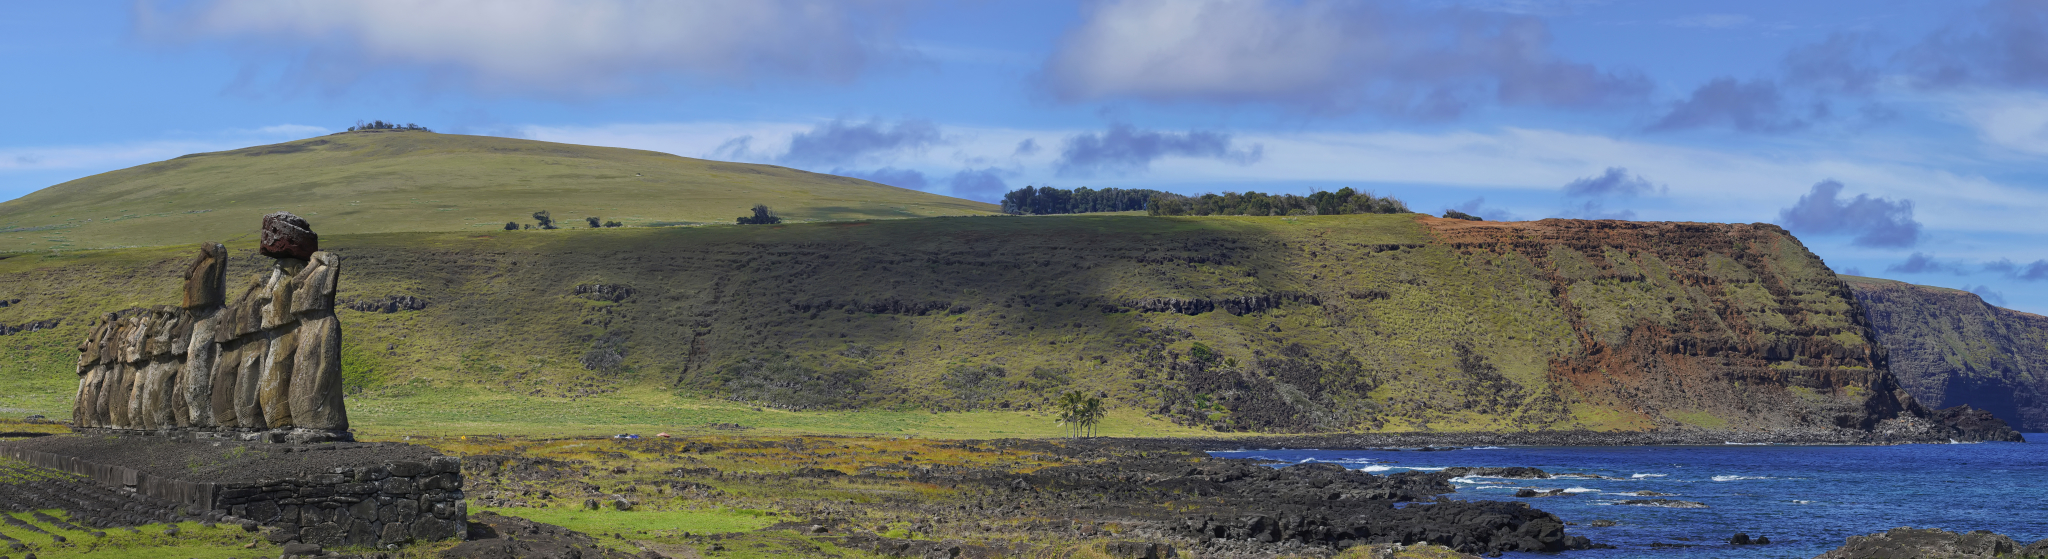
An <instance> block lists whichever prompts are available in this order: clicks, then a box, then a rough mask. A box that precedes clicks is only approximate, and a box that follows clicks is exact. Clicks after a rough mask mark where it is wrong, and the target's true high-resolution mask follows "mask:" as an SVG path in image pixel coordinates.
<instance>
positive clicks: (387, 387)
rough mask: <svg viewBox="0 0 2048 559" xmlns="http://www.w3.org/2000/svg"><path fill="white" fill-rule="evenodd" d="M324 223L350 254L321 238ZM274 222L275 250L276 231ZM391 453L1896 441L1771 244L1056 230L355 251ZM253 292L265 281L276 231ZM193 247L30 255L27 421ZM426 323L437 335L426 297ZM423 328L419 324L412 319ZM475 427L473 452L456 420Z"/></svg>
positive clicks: (1558, 226)
mask: <svg viewBox="0 0 2048 559" xmlns="http://www.w3.org/2000/svg"><path fill="white" fill-rule="evenodd" d="M313 224H314V227H315V228H316V229H317V230H321V231H329V230H331V229H330V228H329V227H328V226H327V225H326V224H325V222H323V221H321V220H320V218H318V217H314V218H313ZM248 226H249V224H248V223H245V224H244V225H243V227H248ZM322 244H323V245H324V246H327V247H329V248H330V249H331V250H335V251H337V252H339V253H340V254H341V255H342V257H343V259H344V260H343V274H342V285H341V299H342V300H343V301H344V302H352V303H355V304H356V305H355V306H356V307H358V308H360V309H370V310H355V309H351V310H343V311H341V317H342V324H343V328H344V329H345V330H344V331H345V335H346V338H345V347H344V367H345V369H346V376H347V379H348V386H349V387H350V390H351V391H352V395H351V397H350V400H349V406H350V407H351V410H352V412H353V413H354V415H355V416H356V418H357V419H358V421H357V423H358V424H359V425H362V426H364V427H365V428H368V429H372V430H375V429H379V428H389V426H403V427H406V428H419V429H436V428H459V429H468V430H471V432H486V431H507V430H514V431H517V430H530V431H543V432H582V431H598V432H601V431H607V430H611V429H615V428H618V429H623V428H626V427H627V426H645V427H648V428H650V429H651V428H660V427H663V426H666V427H668V428H674V427H677V426H685V425H703V424H705V423H714V422H735V423H741V424H745V425H750V426H765V427H775V428H786V429H791V430H796V431H809V432H848V431H857V432H887V433H894V432H905V433H926V434H930V433H944V434H954V435H961V436H987V435H992V434H994V435H1029V434H1053V433H1056V432H1057V427H1056V426H1054V425H1053V423H1052V421H1051V418H1050V416H1049V415H1047V414H1046V413H1045V408H1046V404H1047V402H1048V400H1049V399H1050V398H1051V397H1052V396H1053V395H1054V394H1055V393H1057V392H1060V391H1065V390H1082V391H1084V392H1087V393H1090V394H1096V395H1100V396H1103V397H1105V399H1106V400H1107V401H1108V403H1109V404H1110V407H1111V408H1112V410H1113V412H1112V422H1111V424H1110V425H1109V426H1108V427H1106V428H1105V431H1104V432H1105V433H1106V434H1118V435H1130V434H1174V433H1189V432H1246V431H1260V432H1310V431H1321V432H1326V431H1373V430H1386V431H1420V430H1517V429H1569V428H1590V429H1615V430H1643V429H1681V430H1683V429H1706V430H1764V429H1802V428H1820V429H1832V428H1836V427H1843V426H1847V427H1858V426H1868V425H1869V424H1870V423H1871V422H1873V421H1876V420H1877V419H1881V418H1882V417H1886V416H1887V415H1886V414H1888V413H1895V412H1896V410H1897V409H1898V406H1899V403H1898V402H1897V401H1896V400H1895V399H1893V395H1894V389H1896V387H1897V386H1896V381H1894V380H1893V379H1891V377H1890V375H1889V374H1888V373H1887V372H1885V371H1884V369H1883V368H1882V364H1881V357H1877V356H1874V355H1873V354H1874V352H1876V349H1875V346H1874V344H1873V343H1872V338H1871V334H1870V331H1869V329H1868V327H1867V324H1866V323H1865V322H1864V317H1863V316H1861V315H1860V313H1857V312H1855V308H1856V307H1855V305H1854V304H1853V303H1852V300H1851V295H1850V293H1849V291H1848V289H1847V288H1846V287H1845V286H1844V285H1843V284H1842V283H1841V282H1840V281H1839V280H1837V279H1836V278H1835V276H1834V275H1833V274H1832V273H1831V272H1829V271H1828V270H1827V268H1826V267H1825V265H1823V264H1822V263H1821V262H1820V260H1819V259H1818V258H1815V257H1814V256H1813V255H1812V254H1811V253H1809V252H1807V251H1806V249H1805V248H1804V247H1803V246H1802V245H1800V244H1799V242H1798V241H1797V240H1796V239H1794V238H1792V237H1791V236H1790V235H1789V234H1786V233H1785V232H1784V231H1783V230H1781V229H1778V228H1776V227H1773V226H1769V225H1724V224H1683V223H1628V222H1614V221H1568V220H1545V221H1541V222H1529V223H1475V222H1465V221H1459V220H1440V219H1435V218H1428V217H1422V216H1415V215H1412V214H1410V215H1346V216H1313V217H1202V218H1164V217H1144V216H1043V217H977V218H958V217H956V218H930V219H911V220H875V221H851V222H837V223H804V224H789V225H784V226H732V225H720V226H708V227H691V228H626V229H602V230H588V229H578V230H560V231H510V232H508V231H495V230H487V229H485V228H479V230H478V231H473V232H469V231H465V232H425V233H417V232H416V233H381V234H351V235H331V236H326V237H325V238H323V239H322ZM228 246H229V248H230V249H231V250H233V251H234V252H235V253H236V254H237V255H238V257H237V258H236V260H234V262H233V263H232V264H231V268H230V274H231V276H237V277H239V276H246V275H251V274H256V273H259V272H261V271H262V270H263V266H266V265H267V264H265V263H264V262H266V260H267V259H263V258H261V257H259V256H256V255H255V254H254V253H253V249H254V246H253V242H252V241H250V240H249V239H246V238H243V239H239V240H231V241H230V242H229V243H228ZM192 252H193V249H192V248H191V247H163V248H137V249H121V250H101V251H77V252H64V253H58V254H50V253H35V254H22V255H16V256H13V257H10V258H5V259H0V300H12V299H19V300H20V302H18V303H13V304H11V305H9V306H6V307H0V324H10V325H19V324H24V323H28V322H33V321H44V320H52V319H55V320H59V321H60V323H59V325H58V326H57V327H56V328H54V329H49V330H42V331H37V332H24V333H18V334H13V335H9V336H0V347H4V348H6V352H5V355H6V357H5V358H4V359H0V407H12V408H17V409H34V410H50V411H61V410H65V409H68V398H69V397H70V394H71V390H72V389H73V387H74V386H75V381H74V378H75V377H74V376H73V375H72V364H71V362H72V359H73V358H74V356H75V351H74V350H73V349H72V346H73V345H74V344H75V341H76V340H77V339H78V337H79V336H80V334H81V333H82V331H83V329H84V328H85V327H86V325H87V323H88V322H89V320H90V317H91V316H94V315H95V314H96V313H100V312H105V311H109V310H114V309H118V308H124V307H128V306H133V305H151V304H162V303H165V302H170V301H174V300H175V293H176V287H177V285H176V281H177V280H176V276H177V274H178V270H181V269H182V266H183V265H184V264H185V262H187V261H188V260H189V259H190V258H191V256H192V255H191V253H192ZM413 299H417V300H419V301H424V302H425V303H426V306H425V308H423V309H417V310H406V307H407V306H406V305H394V304H391V303H392V302H396V301H411V300H413ZM385 311H392V312H385ZM450 426H455V427H450Z"/></svg>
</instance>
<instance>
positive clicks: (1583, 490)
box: [1564, 487, 1600, 493]
mask: <svg viewBox="0 0 2048 559" xmlns="http://www.w3.org/2000/svg"><path fill="white" fill-rule="evenodd" d="M1564 492H1566V493H1599V492H1600V490H1598V489H1588V488H1584V487H1572V488H1568V489H1565V490H1564Z"/></svg>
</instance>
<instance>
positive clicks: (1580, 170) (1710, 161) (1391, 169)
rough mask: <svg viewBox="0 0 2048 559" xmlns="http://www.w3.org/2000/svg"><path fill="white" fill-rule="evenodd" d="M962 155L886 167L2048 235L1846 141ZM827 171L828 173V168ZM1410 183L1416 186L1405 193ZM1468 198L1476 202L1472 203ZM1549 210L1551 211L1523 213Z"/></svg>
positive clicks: (1491, 140) (971, 148)
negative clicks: (1643, 195) (1880, 205)
mask: <svg viewBox="0 0 2048 559" xmlns="http://www.w3.org/2000/svg"><path fill="white" fill-rule="evenodd" d="M816 126H817V123H816V122H788V123H773V122H748V123H689V124H631V125H615V126H605V127H591V128H573V129H571V128H527V129H526V130H528V131H529V133H530V134H531V136H532V137H534V138H535V139H541V140H549V141H565V142H571V143H581V144H592V145H609V146H621V147H633V148H641V149H652V150H656V151H664V152H668V153H676V154H681V155H688V156H692V157H702V156H705V155H707V154H710V153H711V152H712V151H714V150H716V149H718V147H719V146H720V145H721V144H723V143H725V142H727V141H728V140H731V139H732V138H735V137H741V136H751V137H752V138H754V140H755V141H754V142H753V148H754V151H755V152H757V153H762V154H765V156H764V159H761V160H767V159H766V158H772V157H773V155H774V154H779V153H782V152H783V151H785V150H786V149H787V141H788V138H790V137H791V136H793V135H795V134H798V133H803V132H806V131H809V130H812V129H814V128H815V127H816ZM942 129H943V132H944V134H945V135H946V137H947V138H948V139H949V141H950V142H951V143H949V145H948V148H949V149H936V150H925V151H922V152H905V153H902V154H899V155H897V156H896V157H895V158H894V159H892V160H891V161H889V162H887V165H888V166H889V167H892V168H896V169H910V170H917V171H919V172H923V173H925V174H927V175H930V176H951V175H953V174H954V173H956V172H958V171H960V170H963V169H968V168H980V167H986V166H989V165H991V164H993V165H995V166H998V167H1001V168H1004V169H1008V170H1013V171H1014V174H1013V175H1010V176H1009V177H1007V178H1008V183H1009V184H1010V185H1012V186H1023V185H1026V184H1032V185H1047V184H1053V185H1059V186H1063V187H1074V186H1082V185H1087V186H1094V187H1098V188H1100V187H1108V186H1117V187H1135V188H1162V189H1168V190H1175V191H1188V192H1201V191H1207V190H1211V189H1221V188H1229V189H1234V190H1246V189H1260V190H1275V189H1288V188H1293V187H1292V186H1289V185H1290V184H1304V183H1313V184H1320V185H1327V184H1333V183H1334V184H1343V183H1352V184H1358V185H1361V186H1367V187H1373V186H1371V185H1382V186H1377V187H1373V188H1379V189H1380V190H1388V187H1387V186H1385V185H1395V186H1393V187H1392V190H1391V192H1393V193H1394V194H1397V195H1399V194H1401V193H1402V192H1403V191H1411V192H1412V191H1413V190H1419V189H1428V188H1431V187H1438V186H1441V187H1454V188H1459V189H1464V190H1473V191H1485V190H1496V191H1501V192H1502V193H1503V194H1504V195H1507V194H1513V195H1515V196H1527V195H1531V194H1540V195H1543V196H1556V195H1557V194H1555V193H1556V192H1557V191H1558V188H1559V185H1563V184H1566V183H1569V182H1571V181H1573V180H1575V179H1579V178H1583V177H1587V176H1593V175H1599V174H1601V173H1603V172H1605V170H1606V169H1607V168H1609V167H1618V166H1621V167H1627V168H1628V169H1629V171H1630V172H1632V173H1636V174H1641V175H1644V176H1650V177H1656V178H1657V182H1658V183H1659V184H1660V186H1662V187H1665V188H1668V189H1669V190H1668V196H1664V197H1659V198H1658V199H1657V200H1655V201H1646V202H1643V203H1642V204H1640V205H1639V206H1637V207H1632V208H1630V209H1631V210H1633V211H1635V212H1636V214H1637V218H1639V219H1652V220H1678V221H1737V222H1756V221H1774V220H1776V219H1777V218H1778V211H1779V210H1780V209H1783V208H1786V207H1789V206H1791V205H1792V204H1794V203H1796V202H1797V201H1798V200H1799V197H1800V196H1801V195H1803V194H1806V193H1807V192H1808V190H1809V189H1810V188H1811V187H1812V185H1813V184H1814V183H1816V182H1820V181H1822V180H1829V179H1833V180H1837V181H1840V182H1842V183H1843V184H1845V185H1848V187H1849V188H1850V189H1851V190H1853V191H1854V192H1857V193H1868V194H1869V195H1871V196H1876V197H1888V198H1891V199H1895V200H1900V199H1910V200H1913V202H1914V209H1915V217H1916V219H1918V220H1919V221H1920V222H1922V223H1924V224H1926V226H1927V227H1928V228H1929V230H1930V233H1932V234H1936V235H1939V234H1944V232H1963V231H1982V232H2026V233H2048V221H2043V220H2040V219H2036V218H2035V216H2038V215H2039V214H2040V213H2042V212H2043V211H2048V194H2044V193H2041V192H2036V191H2033V190H2029V189H2025V188H2019V187H2016V186H2013V185H2009V184H2003V183H1999V182H1997V181H1993V180H1991V179H1987V178H1985V177H1982V176H1977V175H1973V174H1968V173H1960V172H1956V171H1952V170H1950V169H1955V168H1971V165H1968V164H1961V163H1958V162H1957V161H1952V160H1940V161H1930V162H1926V163H1925V164H1923V163H1922V162H1918V161H1913V160H1911V159H1909V158H1903V157H1891V156H1890V153H1891V151H1890V148H1880V147H1871V146H1858V145H1838V146H1834V148H1833V149H1809V150H1803V151H1793V153H1807V155H1787V154H1786V152H1785V150H1757V152H1755V153H1751V152H1742V151H1731V150H1715V149H1706V148H1699V147H1689V146H1682V145H1673V144H1662V143H1653V142H1648V141H1640V140H1634V139H1620V138H1613V137H1607V136H1598V135H1589V134H1579V133H1572V132H1561V131H1555V130H1536V129H1521V128H1507V129H1500V130H1496V131H1490V132H1474V131H1464V132H1446V133H1434V134H1424V133H1407V132H1376V133H1271V132H1238V133H1236V134H1235V135H1234V136H1233V138H1234V140H1235V141H1237V142H1241V143H1244V144H1245V145H1254V144H1257V145H1262V146H1264V151H1263V152H1262V157H1263V158H1262V159H1261V160H1260V161H1259V164H1258V165H1253V166H1244V165H1239V164H1236V163H1233V162H1230V161H1224V160H1215V159H1200V158H1169V159H1162V160H1159V161H1157V162H1155V163H1153V164H1152V165H1151V166H1150V170H1149V171H1148V172H1146V173H1144V174H1141V175H1132V176H1121V177H1118V176H1104V177H1092V178H1089V179H1086V180H1079V179H1072V178H1064V179H1063V178H1061V177H1059V176H1058V175H1057V174H1056V171H1057V161H1058V158H1059V153H1058V150H1053V149H1047V150H1041V151H1040V152H1038V153H1035V154H1030V155H1025V154H1020V153H1018V151H1017V149H1016V147H1017V145H1018V144H1019V143H1020V142H1022V141H1024V140H1026V139H1032V138H1063V137H1069V136H1073V135H1076V134H1080V133H1085V132H1089V131H1090V130H1086V129H1038V130H1028V129H1010V128H973V127H954V126H943V127H942ZM816 170H819V171H828V170H829V169H816ZM1402 185H1405V186H1402ZM1461 196H1465V197H1469V196H1470V195H1469V194H1465V195H1461ZM1516 209H1518V210H1519V209H1527V210H1531V211H1547V210H1543V209H1542V208H1539V207H1530V208H1516Z"/></svg>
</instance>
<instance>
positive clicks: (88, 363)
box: [72, 243, 348, 440]
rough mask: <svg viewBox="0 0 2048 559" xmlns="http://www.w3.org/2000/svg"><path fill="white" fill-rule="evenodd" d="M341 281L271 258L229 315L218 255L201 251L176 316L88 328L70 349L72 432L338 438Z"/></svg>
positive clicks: (133, 315) (109, 321)
mask: <svg viewBox="0 0 2048 559" xmlns="http://www.w3.org/2000/svg"><path fill="white" fill-rule="evenodd" d="M339 279H340V267H339V259H338V258H336V257H335V256H334V255H333V254H332V253H328V252H313V253H311V254H310V255H308V256H307V258H304V259H300V258H294V257H291V256H283V257H277V258H276V260H275V261H274V262H273V264H272V267H271V270H270V273H269V274H267V275H265V276H258V277H254V278H251V280H250V281H249V282H248V283H247V284H246V285H244V286H243V287H242V288H241V289H240V290H239V291H240V292H241V295H240V297H239V298H237V299H236V300H235V301H234V303H233V304H227V303H228V298H227V287H228V286H227V249H226V247H223V246H222V245H221V244H219V243H205V244H203V245H201V246H200V251H199V257H198V258H197V259H195V260H194V261H193V262H192V265H191V266H190V267H189V268H188V269H187V271H186V274H185V290H184V301H183V304H182V305H179V306H160V307H154V308H137V309H128V310H124V311H120V312H114V313H108V314H106V315H102V316H101V317H99V318H98V319H97V320H95V321H94V323H93V325H92V328H91V330H90V334H89V335H88V336H87V338H86V340H85V341H84V342H83V343H81V344H80V345H79V359H78V377H79V382H78V393H77V399H76V400H75V402H74V404H73V406H74V407H73V409H72V421H73V425H74V426H75V427H78V428H82V429H114V430H137V431H169V430H197V431H215V432H245V433H254V432H296V433H299V434H300V435H301V439H302V440H303V439H304V438H305V437H306V435H305V434H306V433H319V434H326V436H324V437H321V438H324V439H332V438H346V431H347V430H348V412H347V410H346V409H345V408H344V406H343V403H342V382H341V325H340V323H339V322H338V321H337V319H336V317H335V316H334V291H335V287H336V285H337V283H338V282H339ZM254 436H255V435H253V434H252V435H251V437H252V438H253V437H254Z"/></svg>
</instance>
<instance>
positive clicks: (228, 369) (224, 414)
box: [208, 309, 242, 427]
mask: <svg viewBox="0 0 2048 559" xmlns="http://www.w3.org/2000/svg"><path fill="white" fill-rule="evenodd" d="M226 314H227V310H226V309H222V310H221V315H222V316H225V315H226ZM214 347H215V348H217V350H218V351H219V355H217V356H215V357H214V359H213V372H212V373H211V374H212V375H213V378H212V380H211V381H209V385H210V390H209V395H210V397H209V398H208V401H209V404H208V405H209V408H208V413H210V414H212V418H213V425H215V426H218V427H234V426H236V425H240V422H238V421H236V419H238V418H237V417H236V415H235V380H236V378H237V377H238V376H239V375H238V374H237V373H239V372H240V371H241V368H242V352H241V349H242V348H241V345H240V344H235V345H232V346H230V345H221V344H215V346H214Z"/></svg>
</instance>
